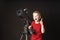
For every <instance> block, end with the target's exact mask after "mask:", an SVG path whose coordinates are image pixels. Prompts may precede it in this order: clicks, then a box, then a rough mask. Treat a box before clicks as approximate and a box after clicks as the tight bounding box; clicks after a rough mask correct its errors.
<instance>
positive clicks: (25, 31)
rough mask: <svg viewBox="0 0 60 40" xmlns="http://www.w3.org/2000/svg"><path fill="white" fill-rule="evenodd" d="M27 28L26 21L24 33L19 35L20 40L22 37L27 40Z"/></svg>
mask: <svg viewBox="0 0 60 40" xmlns="http://www.w3.org/2000/svg"><path fill="white" fill-rule="evenodd" d="M27 27H28V20H26V24H25V26H24V31H23V33H22V35H21V37H20V40H22V38H23V36H24V35H25V37H26V40H28V35H27V32H28V31H27Z"/></svg>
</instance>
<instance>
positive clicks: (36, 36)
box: [31, 21, 42, 40]
mask: <svg viewBox="0 0 60 40" xmlns="http://www.w3.org/2000/svg"><path fill="white" fill-rule="evenodd" d="M31 26H32V28H33V30H34V31H35V33H34V34H32V35H31V40H42V35H41V24H40V23H38V24H36V23H35V21H33V22H32V23H31Z"/></svg>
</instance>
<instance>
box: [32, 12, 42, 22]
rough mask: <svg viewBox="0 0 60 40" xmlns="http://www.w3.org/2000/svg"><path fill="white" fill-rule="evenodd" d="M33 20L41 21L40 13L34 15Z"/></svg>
mask: <svg viewBox="0 0 60 40" xmlns="http://www.w3.org/2000/svg"><path fill="white" fill-rule="evenodd" d="M33 19H34V21H36V22H37V21H39V20H40V19H41V16H40V15H39V14H38V13H33Z"/></svg>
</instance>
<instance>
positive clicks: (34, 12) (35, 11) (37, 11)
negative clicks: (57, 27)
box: [33, 11, 41, 16]
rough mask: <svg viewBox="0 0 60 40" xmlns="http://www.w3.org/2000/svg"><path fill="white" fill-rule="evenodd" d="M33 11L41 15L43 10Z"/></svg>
mask: <svg viewBox="0 0 60 40" xmlns="http://www.w3.org/2000/svg"><path fill="white" fill-rule="evenodd" d="M33 13H38V14H39V15H40V16H41V12H40V11H34V12H33Z"/></svg>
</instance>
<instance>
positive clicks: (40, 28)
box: [28, 11, 45, 40]
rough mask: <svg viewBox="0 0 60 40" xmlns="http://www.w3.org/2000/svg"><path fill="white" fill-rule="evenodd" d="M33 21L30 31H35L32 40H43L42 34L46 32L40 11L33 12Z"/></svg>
mask: <svg viewBox="0 0 60 40" xmlns="http://www.w3.org/2000/svg"><path fill="white" fill-rule="evenodd" d="M33 20H34V21H32V23H31V25H30V26H29V27H28V29H33V30H34V33H33V34H32V35H31V40H42V34H43V33H44V32H45V29H44V25H43V21H42V18H41V14H40V12H39V11H34V12H33Z"/></svg>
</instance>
